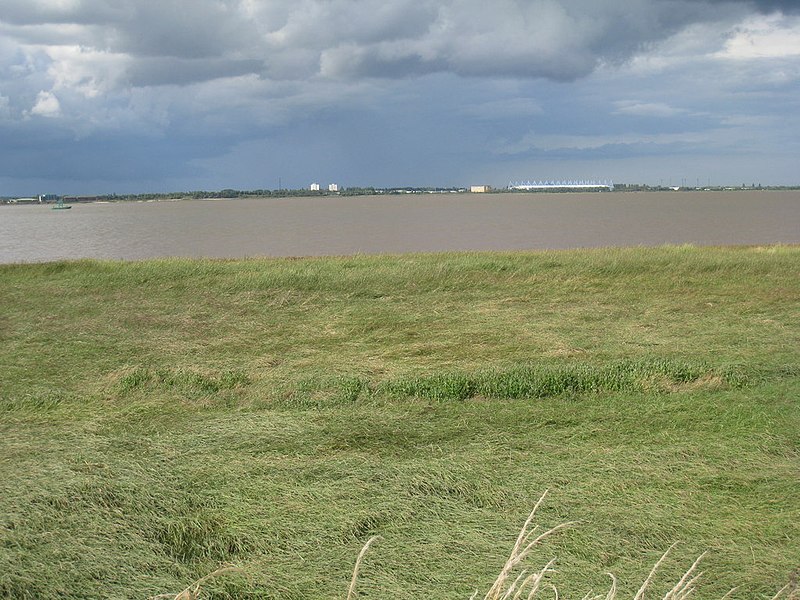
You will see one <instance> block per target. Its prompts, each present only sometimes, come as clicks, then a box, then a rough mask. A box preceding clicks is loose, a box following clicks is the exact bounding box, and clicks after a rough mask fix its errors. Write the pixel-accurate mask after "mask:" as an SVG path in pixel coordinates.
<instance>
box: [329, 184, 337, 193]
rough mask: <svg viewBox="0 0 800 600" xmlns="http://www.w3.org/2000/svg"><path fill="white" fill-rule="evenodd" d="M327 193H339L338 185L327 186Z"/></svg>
mask: <svg viewBox="0 0 800 600" xmlns="http://www.w3.org/2000/svg"><path fill="white" fill-rule="evenodd" d="M328 191H329V192H338V191H339V184H338V183H331V184H329V185H328Z"/></svg>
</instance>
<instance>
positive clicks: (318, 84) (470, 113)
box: [0, 0, 800, 195]
mask: <svg viewBox="0 0 800 600" xmlns="http://www.w3.org/2000/svg"><path fill="white" fill-rule="evenodd" d="M798 56H800V7H798V6H797V3H796V2H794V1H789V0H759V1H753V0H495V1H494V2H491V3H487V2H485V0H436V1H434V0H272V1H262V0H161V1H159V2H141V1H140V0H5V1H4V2H3V4H2V6H1V7H0V134H2V135H3V137H4V142H5V143H4V145H3V149H2V150H0V158H2V154H3V153H4V152H5V153H12V154H14V155H15V157H16V158H15V160H13V161H11V162H9V163H5V164H12V163H13V164H18V162H19V160H18V153H20V152H27V153H31V152H33V150H32V149H31V148H30V147H29V146H28V145H25V144H22V143H21V142H20V141H19V136H22V135H25V132H33V131H35V132H36V135H37V136H39V135H42V131H48V130H50V131H52V145H51V146H50V147H49V148H48V152H47V155H48V156H51V155H52V150H53V147H54V146H55V147H66V146H68V138H69V137H70V136H71V138H72V140H74V142H75V143H77V142H79V143H80V148H81V155H82V156H86V157H89V156H91V148H92V140H93V139H95V138H96V139H97V143H98V144H100V143H101V140H102V144H105V145H106V146H112V147H114V148H116V147H117V146H118V147H119V148H120V150H119V154H120V155H122V154H123V152H122V149H123V148H125V147H126V144H127V145H128V146H130V147H132V146H136V148H139V147H140V145H141V144H142V143H143V142H142V140H143V139H147V140H148V143H149V144H157V145H160V146H161V147H163V148H164V149H165V150H164V152H163V154H164V155H165V156H169V154H170V153H169V151H168V148H169V147H170V146H171V144H173V143H174V144H175V146H174V149H175V151H176V153H175V165H176V168H175V173H198V172H202V170H203V168H204V167H203V166H202V163H203V161H206V160H208V161H213V158H214V156H218V157H221V156H231V155H233V154H235V153H236V152H237V148H241V147H243V145H247V144H251V143H256V144H260V145H261V148H262V151H263V152H264V153H271V152H275V151H276V149H275V146H276V143H277V140H286V139H292V133H291V131H292V130H291V128H292V127H296V128H297V129H296V130H295V131H300V130H305V129H306V128H308V127H311V126H312V124H313V126H314V128H315V129H314V131H315V132H316V133H315V135H316V137H317V139H322V138H324V137H325V136H326V135H329V136H330V135H334V132H336V131H339V125H338V124H335V123H334V121H336V123H344V122H346V123H349V124H350V127H349V129H348V130H347V131H348V132H349V133H350V134H352V135H357V132H358V131H360V130H361V128H362V125H363V123H366V122H370V123H373V126H376V127H379V128H381V129H382V130H384V131H383V133H382V134H381V135H383V136H384V139H385V140H389V141H391V140H392V139H395V136H396V133H393V132H394V131H395V129H394V127H395V126H394V124H395V123H404V124H405V126H406V127H411V128H412V129H413V128H414V127H415V123H416V122H418V121H425V120H426V119H427V116H426V115H429V114H431V112H436V110H437V107H438V110H441V111H442V114H443V115H444V116H443V117H442V118H441V119H440V121H441V122H442V123H446V124H447V125H446V127H447V135H449V136H451V137H455V138H458V137H459V136H460V137H463V138H465V139H467V138H469V140H470V142H471V143H482V144H483V145H484V147H485V148H486V149H487V150H486V151H487V152H489V149H490V148H498V147H504V148H506V150H505V151H504V152H502V153H500V154H499V155H502V156H504V157H506V156H508V155H509V152H508V149H509V148H518V149H523V148H525V149H527V150H524V151H523V150H519V152H517V153H518V154H521V155H526V153H528V154H530V152H533V151H534V150H535V148H537V146H536V144H529V143H524V142H523V140H526V139H530V136H531V135H532V132H535V131H539V130H541V129H542V126H543V125H542V123H541V121H543V120H546V119H548V118H549V119H550V120H551V121H552V120H554V119H555V120H558V119H567V118H568V117H567V115H566V114H563V115H562V114H561V109H560V108H559V107H561V106H563V105H564V104H565V103H564V102H563V101H559V100H555V102H554V103H553V105H552V106H548V105H549V102H548V98H543V97H542V94H543V93H545V92H546V93H547V94H549V98H550V99H553V98H555V96H557V95H559V94H567V93H569V91H568V89H567V88H568V87H569V86H572V87H571V90H572V94H573V96H574V97H575V102H576V103H577V104H576V105H575V106H573V110H574V111H577V112H575V113H573V114H572V115H571V118H572V121H573V122H575V123H576V124H574V125H572V127H577V126H578V124H580V127H581V130H580V131H571V132H566V133H567V134H568V135H575V136H583V135H587V134H592V131H591V130H592V129H593V128H602V127H608V126H609V124H610V123H617V124H621V123H623V122H624V123H625V124H627V125H626V126H627V127H628V129H631V128H641V127H648V128H649V130H648V131H640V132H638V133H641V135H642V136H644V139H648V140H655V141H654V142H652V143H653V144H656V145H657V143H658V140H660V139H672V138H668V137H667V138H664V137H659V135H661V134H667V133H669V132H667V131H663V129H664V128H665V127H666V128H668V127H674V123H675V122H677V121H676V120H678V119H684V123H686V122H688V121H686V119H690V118H691V119H692V123H691V124H692V125H693V126H695V127H700V126H702V125H701V124H700V123H699V122H698V120H702V119H705V120H706V123H705V127H706V128H707V130H708V131H712V130H713V131H718V127H717V126H718V124H719V122H720V121H721V120H722V119H723V118H725V117H728V118H732V117H733V116H734V113H737V114H738V113H741V112H742V111H745V110H749V111H756V110H757V108H754V107H752V106H751V107H748V108H745V107H744V104H746V102H747V101H746V99H744V98H742V99H741V102H740V103H738V104H737V105H736V106H731V101H730V98H726V97H725V94H726V93H727V91H726V90H729V89H730V85H731V84H733V85H739V86H742V88H757V90H758V92H759V93H761V94H763V95H765V101H764V105H770V106H775V105H780V101H776V102H772V100H773V99H775V98H781V99H785V98H786V97H788V96H785V94H788V93H789V92H790V91H791V90H795V89H796V86H797V81H798V77H800V75H798ZM753 61H755V63H754V62H753ZM764 61H769V64H766V63H765V62H764ZM756 63H758V64H756ZM679 70H682V72H679ZM704 70H705V71H706V72H709V71H712V72H713V73H714V74H713V75H712V76H710V77H709V76H707V75H706V76H703V75H701V74H700V73H701V72H703V71H704ZM659 77H661V78H662V79H663V78H665V77H667V78H670V80H671V82H672V83H671V85H666V86H664V85H663V84H662V83H659V81H658V78H659ZM718 77H719V79H717V78H718ZM600 80H602V81H606V82H610V81H612V80H613V81H614V85H615V89H614V92H613V93H611V92H610V91H609V90H605V91H603V92H602V93H597V92H595V93H594V95H595V96H597V95H599V96H602V97H601V98H597V97H595V98H594V102H595V104H594V105H592V106H590V96H592V93H591V92H589V90H590V89H591V88H590V86H591V85H594V84H593V83H592V82H593V81H594V82H597V81H600ZM481 82H484V83H483V84H481ZM634 82H638V87H637V86H634V85H633V84H634ZM700 82H702V83H703V85H704V86H706V88H708V89H705V90H704V91H703V92H702V93H701V95H703V96H707V98H706V102H705V105H704V106H697V102H696V100H693V99H692V98H690V97H684V98H680V97H675V98H673V97H671V96H673V95H674V94H673V93H672V91H677V90H681V91H682V92H684V93H686V94H689V93H690V90H692V86H693V85H698V84H699V83H700ZM565 86H567V87H565ZM709 86H713V89H710V88H709ZM454 92H457V93H458V94H460V95H461V97H462V98H463V101H462V102H456V103H455V104H454V100H453V98H454V95H453V93H454ZM692 93H693V94H695V95H697V92H696V91H692ZM715 94H717V95H716V96H715ZM767 96H768V97H767ZM398 98H399V100H397V102H398V104H396V105H395V100H396V99H398ZM581 98H583V99H584V100H583V101H581ZM567 104H569V103H567ZM423 105H424V107H423ZM531 107H535V110H532V109H531ZM587 110H594V111H595V112H596V113H597V115H598V119H599V118H600V113H601V111H603V110H605V113H603V114H605V115H607V116H608V117H609V119H607V120H606V121H598V122H596V123H588V122H586V121H587V117H586V116H585V115H584V114H583V112H584V111H587ZM493 111H495V112H493ZM776 112H778V113H779V112H780V111H779V109H773V112H770V114H760V113H759V116H760V117H762V118H766V119H770V118H774V117H776V116H777V115H776ZM701 115H704V116H701ZM740 116H741V115H740ZM456 119H458V120H456ZM625 119H627V120H625ZM531 120H533V121H536V122H535V123H533V124H531V125H530V126H529V125H528V123H529V122H530V121H531ZM623 120H625V121H623ZM789 120H790V121H791V119H789ZM389 121H391V123H389ZM670 121H671V122H672V125H668V124H667V123H668V122H670ZM512 122H513V123H514V127H515V128H516V129H517V130H518V131H513V130H511V129H509V130H508V131H507V130H506V128H507V127H509V124H510V123H512ZM558 122H559V123H560V126H561V127H564V126H565V125H564V122H562V121H558ZM728 122H731V121H728ZM762 122H763V121H762ZM459 123H461V126H464V127H470V126H472V127H475V128H477V130H478V131H479V132H483V135H482V136H481V135H478V138H477V139H473V138H472V135H474V134H464V133H463V132H460V130H459V126H460V125H459ZM601 123H604V124H603V125H601ZM534 125H535V126H534ZM65 132H69V135H66V136H65ZM685 133H686V137H689V138H691V139H692V140H695V139H700V140H702V139H703V136H702V135H700V136H699V137H698V136H696V135H694V133H697V132H685ZM636 134H637V132H635V131H622V129H620V130H619V131H617V132H616V133H615V132H613V131H606V132H604V135H609V136H612V137H613V136H614V135H619V136H620V137H619V139H618V141H617V143H616V144H615V148H619V147H620V145H621V146H622V147H623V148H624V147H625V146H626V144H627V142H626V141H625V140H632V139H639V138H637V135H636ZM690 134H692V135H690ZM419 135H420V136H422V137H423V138H424V137H425V135H426V130H420V131H419ZM743 135H744V134H743ZM127 136H130V137H127ZM515 136H516V138H517V139H516V140H515V139H514V137H515ZM526 136H527V137H526ZM198 138H202V139H204V140H210V139H216V140H218V144H216V145H215V144H209V143H204V142H202V143H201V142H198V143H197V148H198V151H197V152H188V153H187V152H186V148H187V147H188V146H189V145H190V144H189V143H188V140H190V139H194V140H197V139H198ZM295 143H300V144H301V145H302V143H303V142H295ZM337 143H338V144H340V145H341V144H343V143H344V142H343V141H341V140H340V141H339V142H337ZM648 143H649V142H648ZM693 143H694V142H693ZM696 144H700V145H702V142H701V141H700V142H697V143H696ZM436 146H438V144H432V147H436ZM98 147H99V146H98ZM670 147H671V148H673V149H674V143H671V144H670ZM440 150H441V149H440ZM578 150H580V149H578ZM402 151H403V149H402V148H400V147H394V145H393V146H392V148H391V151H387V152H388V155H391V156H395V155H399V154H400V153H402ZM409 151H410V150H409ZM115 152H116V150H115ZM348 152H350V151H349V150H348ZM300 154H301V155H302V154H303V153H300ZM306 154H307V155H314V156H317V159H316V160H317V161H319V162H324V157H323V156H319V155H318V154H319V153H316V152H309V153H306ZM512 154H514V153H512ZM145 155H146V153H141V152H138V151H136V152H131V154H130V156H131V158H130V160H131V161H141V160H142V156H145ZM181 157H183V159H181ZM31 160H32V161H33V162H34V163H35V156H31ZM181 160H182V162H181ZM459 160H462V161H463V160H466V159H464V158H463V157H460V158H459ZM470 160H473V161H474V160H477V158H476V157H472V158H471V159H470ZM486 160H489V157H488V155H484V163H485V161H486ZM192 161H195V162H192ZM197 161H200V162H197ZM333 162H335V163H336V168H337V169H340V170H341V169H344V168H346V165H343V164H342V163H341V161H340V160H337V161H333ZM333 162H331V164H333ZM356 162H357V161H356ZM81 164H91V161H87V163H81ZM208 164H210V163H208ZM220 164H222V163H220ZM420 164H421V165H424V164H427V163H426V162H425V161H424V160H423V161H421V162H420ZM143 166H144V163H143ZM189 167H191V168H189ZM206 167H207V164H206ZM284 168H286V167H284ZM306 168H307V169H308V170H310V167H306ZM469 168H472V169H473V170H474V169H475V167H474V164H473V166H472V167H467V166H465V167H463V169H456V168H449V169H445V170H444V171H442V172H447V173H449V175H448V176H449V177H451V178H454V177H457V176H461V173H463V171H464V170H468V169H469ZM508 168H510V167H509V166H508V165H507V164H505V165H503V164H499V163H498V165H497V168H496V169H495V170H492V169H488V168H487V169H486V171H485V172H486V173H487V174H488V175H494V176H495V177H499V176H501V173H504V172H506V171H507V170H508ZM514 168H520V167H519V166H518V165H514ZM48 169H51V171H52V173H51V174H52V179H53V181H57V180H58V179H59V177H60V175H59V173H61V172H62V170H61V169H55V168H53V167H48V166H47V165H40V166H39V169H38V172H39V173H45V174H46V173H47V171H48ZM83 170H84V171H85V174H84V175H85V177H87V178H90V179H97V178H96V177H90V175H91V172H90V171H91V167H90V166H87V167H86V168H85V169H83ZM212 170H213V169H212ZM322 170H324V169H322ZM77 171H81V169H80V168H79V169H77ZM112 171H113V172H116V171H120V169H117V170H116V171H115V170H113V169H106V172H109V173H110V172H112ZM121 171H123V172H127V171H128V170H127V169H122V170H121ZM130 171H131V172H132V173H136V169H135V168H134V169H130ZM72 172H73V173H75V170H73V171H72ZM162 172H163V173H162ZM209 172H211V171H209ZM18 173H19V171H12V169H10V168H9V167H0V177H5V179H4V180H3V179H0V183H2V182H3V181H6V182H11V181H13V180H14V178H15V177H18ZM159 173H162V174H163V176H162V177H161V179H159V180H163V182H164V183H163V185H170V183H169V182H168V179H169V177H168V175H167V174H166V173H168V170H167V171H164V169H160V170H159ZM298 173H299V168H298ZM348 175H349V176H350V177H351V178H353V179H355V178H357V177H361V178H363V177H366V175H365V174H360V173H358V172H357V169H356V168H355V167H353V168H351V169H350V171H349V173H348ZM217 176H218V177H223V176H225V175H224V174H222V172H220V173H219V174H218V175H217ZM233 176H234V177H235V176H236V175H235V174H233ZM299 176H300V175H299V174H298V177H299ZM384 176H385V175H384ZM44 179H45V180H46V179H47V178H46V177H45V178H44ZM181 181H183V180H181ZM206 181H207V182H214V181H216V179H214V178H213V177H209V178H208V179H206ZM174 182H175V183H177V182H178V179H175V180H174ZM219 183H220V185H223V186H224V185H237V182H236V181H225V182H223V181H220V182H219ZM376 183H380V182H376ZM387 183H388V182H387ZM442 183H445V182H442ZM0 195H2V190H0Z"/></svg>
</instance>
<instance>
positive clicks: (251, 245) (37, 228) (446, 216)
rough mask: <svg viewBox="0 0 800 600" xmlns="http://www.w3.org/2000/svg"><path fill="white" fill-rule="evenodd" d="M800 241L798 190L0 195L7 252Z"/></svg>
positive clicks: (223, 252) (228, 252)
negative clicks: (55, 199) (150, 198)
mask: <svg viewBox="0 0 800 600" xmlns="http://www.w3.org/2000/svg"><path fill="white" fill-rule="evenodd" d="M684 243H691V244H697V245H745V244H746V245H750V244H755V245H761V244H775V243H783V244H798V243H800V192H797V191H789V192H777V191H775V192H766V191H752V192H749V191H747V192H745V191H737V192H664V193H661V192H648V193H615V192H612V193H567V194H414V195H387V196H356V197H344V196H332V197H308V198H242V199H214V200H180V201H159V202H117V203H94V204H74V205H73V207H72V209H71V210H52V209H51V207H50V206H48V205H27V206H10V205H8V206H0V263H14V262H39V261H50V260H57V259H76V258H101V259H125V260H135V259H144V258H152V257H167V256H184V257H216V258H237V257H255V256H321V255H344V254H394V253H406V252H439V251H449V250H532V249H546V248H549V249H561V248H581V247H600V246H658V245H662V244H684Z"/></svg>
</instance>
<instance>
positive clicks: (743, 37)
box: [714, 14, 800, 60]
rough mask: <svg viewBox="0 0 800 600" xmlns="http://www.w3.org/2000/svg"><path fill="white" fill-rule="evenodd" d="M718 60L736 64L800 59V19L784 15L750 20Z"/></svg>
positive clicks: (744, 24) (733, 34) (716, 55)
mask: <svg viewBox="0 0 800 600" xmlns="http://www.w3.org/2000/svg"><path fill="white" fill-rule="evenodd" d="M714 56H715V57H717V58H723V59H732V60H749V59H757V58H786V57H795V56H800V18H792V19H790V18H788V17H785V16H783V15H780V14H773V15H767V16H757V17H750V18H748V19H747V20H745V21H744V22H743V23H742V24H741V25H740V26H739V27H737V28H736V30H735V31H734V32H733V33H732V34H731V37H730V38H729V39H728V40H727V41H726V43H725V47H724V48H723V49H722V50H720V51H719V52H717V53H715V54H714Z"/></svg>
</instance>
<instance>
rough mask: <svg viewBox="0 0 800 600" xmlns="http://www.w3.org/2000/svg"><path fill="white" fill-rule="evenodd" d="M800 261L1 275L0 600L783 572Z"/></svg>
mask: <svg viewBox="0 0 800 600" xmlns="http://www.w3.org/2000/svg"><path fill="white" fill-rule="evenodd" d="M798 273H800V249H798V248H786V247H776V248H740V249H712V248H692V247H677V248H659V249H629V250H597V251H576V252H545V253H532V254H465V255H422V256H400V257H347V258H331V259H302V260H245V261H187V260H163V261H146V262H141V263H113V262H94V261H79V262H75V263H71V262H63V263H53V264H46V265H5V266H0V303H1V305H2V306H3V311H2V315H0V364H1V365H2V367H3V368H2V372H0V466H2V472H3V475H4V476H3V478H0V597H9V598H41V597H54V596H62V597H90V598H91V597H97V598H100V597H119V598H144V597H148V596H153V595H157V594H159V593H163V592H165V591H168V590H179V589H183V588H184V587H185V585H186V584H187V582H191V581H197V580H199V579H200V578H201V577H203V576H204V575H206V574H207V573H210V572H213V571H215V570H216V569H217V568H219V567H220V566H224V565H227V564H231V563H234V564H236V565H238V566H240V567H242V568H243V571H244V573H245V574H246V575H245V574H240V575H237V574H232V575H230V576H226V577H222V578H219V579H214V580H212V581H208V582H206V583H205V584H204V586H203V590H204V593H205V594H207V595H208V597H211V598H282V599H286V598H331V597H342V596H343V591H344V590H346V589H347V584H348V582H349V581H350V577H351V574H352V571H351V569H352V563H353V560H354V557H355V556H356V555H357V554H358V550H359V548H360V547H361V546H362V545H363V543H364V542H365V541H366V540H367V539H369V538H370V537H372V536H374V535H381V536H382V538H383V540H382V541H381V543H380V545H379V546H377V547H376V548H374V549H373V550H372V551H371V552H370V553H369V554H368V555H367V556H366V557H365V558H364V561H365V562H364V565H363V566H362V570H361V575H360V577H359V583H358V595H359V597H363V598H388V597H391V598H409V599H410V598H443V599H447V598H468V597H469V596H470V595H471V594H472V592H473V591H474V590H475V589H482V590H485V589H489V588H490V586H491V584H492V582H493V581H494V578H495V577H496V576H497V573H498V572H499V570H500V569H501V567H502V565H503V561H504V560H506V558H507V556H505V555H506V553H507V550H508V548H510V547H511V545H512V544H513V531H514V530H515V528H516V527H518V525H519V523H521V522H522V521H524V519H525V516H526V515H527V514H528V512H529V511H530V508H531V506H532V505H533V503H535V501H536V499H537V498H538V497H539V495H540V493H541V491H542V490H543V489H545V488H550V489H551V496H550V499H549V501H548V503H547V505H546V506H543V507H542V509H541V510H540V513H539V515H540V518H541V519H542V522H543V525H544V527H552V526H555V525H557V524H559V523H561V522H564V521H567V520H576V521H578V522H579V524H578V526H577V527H575V528H574V529H572V530H570V531H568V532H565V533H564V534H563V535H560V536H559V537H556V538H552V539H551V540H549V541H548V543H547V544H545V546H544V548H543V549H542V551H541V552H542V554H541V555H536V556H533V557H532V558H533V559H534V561H536V560H538V559H542V562H541V564H542V565H544V564H546V563H547V561H548V560H550V558H552V557H554V556H555V557H556V558H557V568H558V572H556V573H552V574H550V575H549V577H550V578H551V579H550V580H549V581H552V582H553V583H555V584H557V585H558V588H559V590H560V591H561V592H562V594H566V595H567V596H568V597H581V596H583V595H584V594H585V593H586V592H587V591H589V589H590V588H591V589H595V590H608V578H607V576H606V575H605V573H606V572H609V571H611V572H613V573H615V575H617V577H618V578H619V584H618V587H619V596H620V597H623V596H624V597H632V596H633V595H634V594H635V593H636V591H637V590H638V589H639V586H640V585H641V582H642V581H644V580H645V579H646V578H647V574H648V572H649V569H650V566H651V565H652V564H653V563H654V562H655V561H656V560H657V559H658V558H659V557H660V556H661V554H662V553H663V551H664V550H665V549H666V548H668V547H669V546H670V545H671V544H672V543H673V542H676V541H678V542H681V543H680V544H679V546H678V547H677V548H676V549H675V550H673V553H672V555H671V557H669V558H668V559H667V560H666V561H665V563H664V565H663V570H662V571H660V573H661V575H659V577H663V580H657V581H656V582H655V585H656V586H657V585H658V584H659V581H660V582H661V583H665V582H669V584H668V587H667V588H666V589H669V587H670V586H672V585H674V583H675V582H676V581H679V580H680V578H681V576H682V574H683V572H684V571H685V569H686V565H687V561H688V563H689V564H690V563H691V561H693V560H694V558H696V557H697V556H698V555H700V554H701V553H702V552H703V551H705V550H708V551H709V554H708V555H707V556H706V557H705V558H704V560H703V565H704V570H705V571H706V576H705V577H704V580H705V581H704V585H703V586H701V588H700V589H699V590H698V595H697V597H698V598H719V597H721V596H722V595H723V594H724V593H725V592H727V591H728V590H729V589H730V588H732V587H734V586H736V585H742V588H741V592H740V595H739V596H735V595H734V596H733V597H734V598H736V597H741V598H765V599H766V598H772V596H773V595H774V594H775V592H776V591H777V590H778V589H779V588H780V587H781V586H782V585H783V584H785V583H786V582H787V581H788V580H789V578H790V576H791V575H790V574H791V572H792V570H793V569H795V568H796V567H797V565H798V564H800V544H798V537H799V536H800V530H799V529H798V523H800V503H798V501H797V498H798V496H799V494H798V487H797V472H798V468H799V467H800V434H798V432H800V412H799V411H798V403H797V398H798V397H800V380H799V378H798V375H799V374H800V361H798V350H797V349H798V348H800V326H799V325H798V323H800V278H799V277H798Z"/></svg>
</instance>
